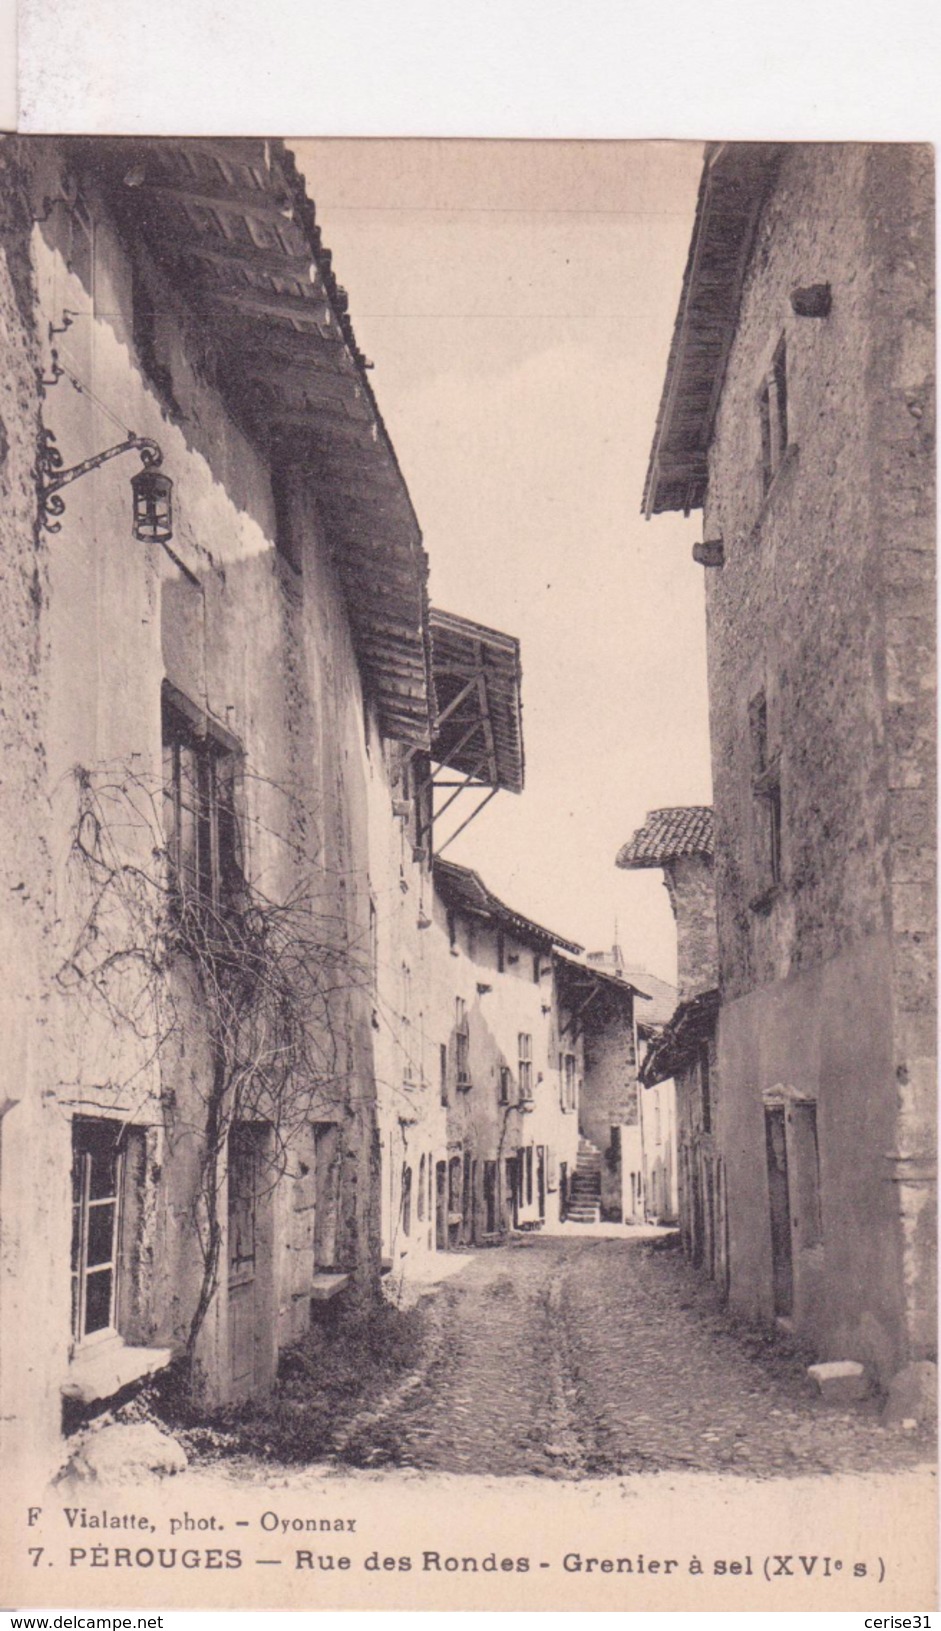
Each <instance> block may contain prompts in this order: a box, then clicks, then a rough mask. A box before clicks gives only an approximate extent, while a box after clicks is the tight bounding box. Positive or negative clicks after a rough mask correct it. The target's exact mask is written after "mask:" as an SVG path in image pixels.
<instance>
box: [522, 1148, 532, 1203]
mask: <svg viewBox="0 0 941 1631" xmlns="http://www.w3.org/2000/svg"><path fill="white" fill-rule="evenodd" d="M524 1170H525V1195H526V1205H527V1206H532V1204H533V1146H532V1145H531V1144H530V1145H529V1146H528V1147H527V1149H526V1156H525V1168H524Z"/></svg>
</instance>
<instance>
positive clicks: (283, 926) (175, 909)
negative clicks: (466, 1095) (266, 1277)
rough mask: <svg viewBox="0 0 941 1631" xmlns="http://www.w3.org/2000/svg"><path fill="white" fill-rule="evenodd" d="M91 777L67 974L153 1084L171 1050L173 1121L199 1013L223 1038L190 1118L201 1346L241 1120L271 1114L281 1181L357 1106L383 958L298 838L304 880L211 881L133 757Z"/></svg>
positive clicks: (81, 777) (83, 803)
mask: <svg viewBox="0 0 941 1631" xmlns="http://www.w3.org/2000/svg"><path fill="white" fill-rule="evenodd" d="M75 779H76V783H77V788H78V813H77V818H76V821H75V826H74V830H73V836H72V861H73V863H74V867H75V868H76V869H77V872H78V874H79V878H80V880H81V897H82V905H81V923H80V927H79V930H78V932H77V934H76V936H75V939H74V942H73V944H72V946H71V947H70V950H69V953H68V955H67V956H66V957H65V958H64V959H63V962H62V965H61V968H60V970H59V976H58V978H59V983H60V986H61V987H62V988H63V989H65V990H66V991H69V992H71V993H72V994H73V995H74V996H75V997H76V998H77V999H81V1000H84V1001H86V1002H88V1003H90V1004H92V1006H93V1007H94V1008H95V1009H97V1010H98V1012H99V1013H100V1014H103V1015H104V1016H105V1018H106V1020H107V1022H108V1023H109V1024H110V1026H111V1027H112V1028H113V1030H114V1032H115V1033H116V1034H117V1035H118V1036H123V1037H130V1038H133V1039H134V1040H135V1042H136V1043H137V1044H139V1045H141V1046H142V1047H143V1051H144V1053H145V1058H144V1061H143V1063H141V1064H138V1065H137V1066H136V1068H135V1069H134V1071H133V1073H132V1076H133V1077H135V1078H136V1077H138V1076H139V1075H140V1074H141V1072H143V1073H144V1076H145V1085H146V1080H147V1077H148V1073H149V1071H150V1069H151V1067H152V1066H153V1065H154V1064H156V1068H157V1070H158V1072H159V1084H160V1092H161V1095H162V1099H163V1109H164V1120H165V1123H166V1124H167V1125H168V1128H169V1124H170V1123H171V1122H172V1121H173V1120H174V1118H177V1119H178V1118H179V1117H180V1114H181V1110H180V1105H179V1103H178V1100H177V1095H176V1092H175V1091H174V1083H173V1069H172V1061H173V1058H174V1054H175V1052H176V1051H177V1049H178V1047H179V1042H180V1039H181V1038H182V1036H183V1034H184V1031H187V1032H189V1033H190V1034H192V1028H199V1029H201V1032H202V1034H203V1036H204V1039H205V1042H206V1045H207V1052H208V1056H209V1060H210V1066H209V1069H208V1070H207V1071H206V1073H205V1075H206V1080H205V1081H203V1082H202V1084H201V1085H200V1086H198V1088H197V1093H198V1098H199V1105H198V1120H197V1125H196V1126H195V1128H190V1129H189V1130H192V1131H195V1132H196V1133H197V1136H198V1137H199V1139H200V1142H201V1161H200V1177H199V1185H198V1193H197V1195H196V1197H195V1200H194V1208H193V1227H194V1234H195V1238H196V1240H197V1242H198V1247H199V1252H200V1257H201V1263H202V1274H201V1280H200V1286H199V1292H198V1295H197V1300H196V1304H195V1307H194V1310H193V1313H192V1317H191V1320H190V1324H189V1329H188V1334H187V1341H186V1352H187V1355H188V1358H189V1359H190V1360H192V1358H193V1355H194V1353H195V1348H196V1343H197V1339H198V1337H199V1333H200V1331H201V1330H202V1327H203V1325H204V1323H205V1320H206V1316H207V1314H208V1312H209V1309H210V1307H211V1305H212V1302H213V1299H214V1297H215V1295H216V1292H217V1290H218V1287H219V1280H220V1272H221V1258H222V1248H223V1243H224V1231H223V1226H222V1217H221V1211H220V1208H221V1205H222V1199H223V1195H224V1192H225V1188H226V1181H227V1176H228V1155H229V1148H230V1135H231V1133H232V1130H233V1128H234V1127H235V1126H236V1125H237V1124H238V1123H256V1124H257V1123H263V1124H264V1126H265V1127H266V1129H268V1131H269V1133H270V1137H269V1139H268V1140H267V1143H268V1145H269V1152H268V1155H267V1160H268V1162H269V1166H270V1172H271V1182H272V1184H274V1183H276V1182H277V1181H278V1178H279V1177H280V1176H282V1175H283V1174H284V1173H285V1172H286V1171H287V1170H288V1165H289V1158H290V1151H291V1147H292V1145H293V1144H294V1142H295V1141H296V1139H297V1138H298V1136H299V1134H300V1133H301V1132H302V1131H303V1130H305V1129H306V1128H307V1127H308V1126H309V1124H310V1122H311V1121H312V1120H314V1119H315V1118H316V1119H324V1115H325V1111H327V1110H329V1109H330V1108H334V1109H335V1110H339V1111H343V1112H345V1113H347V1114H349V1113H352V1112H353V1110H354V1109H355V1103H356V1092H355V1082H354V1081H353V1079H352V1077H351V1073H350V1070H349V1067H348V1065H347V1062H346V1055H345V1051H343V1050H341V1048H340V1037H341V1035H342V1031H341V1020H342V1016H343V1013H344V1006H345V1004H347V1003H348V1002H349V999H350V997H351V995H352V993H354V992H356V991H362V992H363V993H365V994H369V993H370V992H371V982H372V972H371V968H370V966H369V959H368V957H367V956H365V955H363V954H362V953H359V952H357V950H356V949H355V948H352V947H351V945H350V936H349V930H348V924H347V921H346V919H345V917H344V916H342V915H340V914H337V913H335V912H333V911H331V910H330V909H329V904H330V902H329V893H330V883H331V880H330V879H329V878H327V877H326V876H325V874H324V872H323V871H322V870H321V869H319V868H317V867H314V868H312V869H311V870H310V871H309V872H308V874H307V875H305V876H303V877H298V875H297V873H298V866H297V861H298V857H297V856H296V854H295V853H294V846H293V845H292V844H291V843H290V840H287V839H286V840H285V844H286V853H287V854H288V856H289V860H290V863H291V865H290V870H291V872H292V873H293V875H294V885H293V887H292V889H291V891H290V893H287V894H286V895H285V896H284V897H283V898H281V899H274V898H271V897H269V896H268V895H266V894H264V893H263V892H262V891H261V890H260V889H259V888H257V887H256V886H254V885H253V884H252V883H251V882H250V881H249V879H248V877H247V876H246V875H245V874H244V872H243V870H242V869H241V867H240V866H234V867H232V868H230V869H229V871H230V873H231V875H230V876H227V877H226V879H225V880H224V881H223V882H222V883H221V884H220V881H219V880H218V879H214V880H213V882H212V886H211V887H209V886H208V885H207V884H206V883H205V882H204V883H203V884H202V885H200V884H198V883H196V882H193V881H191V880H189V879H188V878H186V877H184V876H182V875H181V874H180V873H179V872H178V871H177V870H176V869H175V867H174V865H173V861H172V858H171V856H170V854H169V852H168V848H167V844H166V840H165V838H164V835H163V832H162V830H161V823H160V800H161V796H162V790H161V789H159V788H158V787H155V786H149V785H148V784H147V781H146V778H144V777H142V776H141V775H140V774H139V773H138V772H136V771H134V770H132V769H130V768H129V767H127V766H117V767H110V768H108V769H104V770H99V771H97V772H91V771H88V770H85V769H79V770H77V771H76V773H75ZM279 791H283V790H279ZM284 796H285V797H286V798H289V799H290V798H291V795H290V794H284ZM265 831H266V836H268V837H270V829H265ZM308 865H309V860H308ZM325 893H326V894H327V897H328V899H327V901H325V900H324V894H325ZM194 997H195V999H196V1000H194ZM132 1076H128V1077H126V1078H125V1080H124V1081H123V1082H122V1083H121V1084H120V1085H121V1086H122V1087H126V1086H127V1084H128V1082H129V1081H130V1080H131V1079H132Z"/></svg>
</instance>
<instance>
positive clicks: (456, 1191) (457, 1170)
mask: <svg viewBox="0 0 941 1631" xmlns="http://www.w3.org/2000/svg"><path fill="white" fill-rule="evenodd" d="M461 1216H462V1213H461V1158H460V1156H459V1155H452V1157H451V1159H450V1161H449V1163H448V1245H449V1246H452V1247H453V1246H459V1245H460V1244H461Z"/></svg>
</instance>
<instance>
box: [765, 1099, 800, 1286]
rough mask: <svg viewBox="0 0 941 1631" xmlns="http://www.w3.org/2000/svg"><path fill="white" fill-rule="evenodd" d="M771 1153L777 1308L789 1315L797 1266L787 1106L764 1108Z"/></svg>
mask: <svg viewBox="0 0 941 1631" xmlns="http://www.w3.org/2000/svg"><path fill="white" fill-rule="evenodd" d="M765 1145H766V1149H767V1155H768V1204H769V1208H770V1212H771V1272H772V1278H773V1285H774V1311H775V1313H776V1314H782V1315H786V1314H790V1313H791V1310H792V1308H793V1306H794V1265H793V1260H792V1248H791V1195H790V1186H789V1184H788V1172H787V1138H786V1134H785V1127H784V1109H783V1107H781V1108H775V1109H772V1110H766V1111H765Z"/></svg>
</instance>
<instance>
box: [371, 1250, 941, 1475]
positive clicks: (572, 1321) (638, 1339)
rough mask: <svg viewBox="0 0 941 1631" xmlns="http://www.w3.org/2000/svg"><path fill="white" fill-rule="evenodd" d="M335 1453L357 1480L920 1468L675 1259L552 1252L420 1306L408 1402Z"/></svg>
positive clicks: (396, 1403)
mask: <svg viewBox="0 0 941 1631" xmlns="http://www.w3.org/2000/svg"><path fill="white" fill-rule="evenodd" d="M344 1439H345V1442H344V1445H343V1448H342V1450H341V1457H342V1459H344V1460H347V1461H353V1462H354V1463H355V1464H357V1465H360V1466H363V1465H365V1466H379V1465H382V1464H386V1465H388V1464H390V1463H391V1464H395V1465H399V1466H409V1467H416V1468H425V1469H435V1470H438V1471H447V1472H458V1473H483V1474H488V1473H489V1474H501V1475H507V1476H510V1475H520V1474H537V1475H542V1476H548V1477H555V1478H585V1477H597V1476H604V1475H610V1474H629V1473H638V1472H641V1473H642V1472H659V1471H667V1470H677V1471H678V1470H689V1471H697V1472H712V1473H716V1472H719V1473H733V1474H735V1473H738V1474H742V1475H746V1476H749V1477H752V1478H755V1477H759V1478H770V1477H781V1476H788V1475H797V1474H805V1475H806V1474H811V1475H814V1474H818V1473H822V1472H864V1471H880V1470H891V1469H898V1468H902V1467H909V1466H912V1465H914V1464H916V1463H918V1462H924V1461H925V1460H926V1459H930V1457H931V1454H932V1449H931V1446H930V1444H929V1443H928V1441H927V1440H926V1438H925V1437H923V1436H921V1435H908V1434H904V1433H901V1432H899V1431H898V1430H891V1431H890V1430H886V1429H884V1428H882V1427H881V1426H880V1425H879V1422H878V1415H877V1410H876V1406H875V1404H874V1403H873V1404H864V1405H854V1406H847V1407H843V1408H835V1407H834V1406H832V1405H826V1404H824V1403H823V1402H822V1401H821V1400H819V1399H818V1398H817V1397H816V1393H815V1390H814V1389H813V1386H812V1384H811V1383H809V1382H808V1380H807V1378H806V1376H805V1374H804V1368H803V1363H802V1362H801V1361H800V1360H799V1359H798V1358H796V1357H795V1356H793V1355H790V1354H787V1353H785V1352H782V1350H781V1348H780V1347H779V1345H778V1344H777V1343H776V1342H772V1341H770V1340H769V1339H768V1338H767V1337H765V1336H763V1335H762V1334H760V1333H755V1332H753V1331H748V1330H743V1329H742V1328H741V1327H736V1326H735V1325H734V1324H733V1323H732V1322H730V1320H729V1318H728V1316H727V1314H726V1313H725V1312H724V1310H722V1309H721V1308H720V1307H719V1306H718V1304H717V1301H716V1298H715V1293H714V1291H713V1288H712V1287H710V1286H708V1285H707V1284H704V1283H703V1282H702V1281H701V1280H700V1279H699V1277H698V1276H697V1275H696V1274H694V1272H693V1271H692V1270H691V1269H690V1268H689V1267H688V1265H687V1264H686V1263H685V1262H684V1261H683V1259H682V1257H681V1256H680V1253H679V1252H678V1251H676V1250H673V1249H664V1246H663V1244H661V1243H644V1242H628V1241H625V1240H618V1239H603V1238H596V1239H591V1238H585V1237H573V1238H571V1239H566V1238H564V1237H558V1236H556V1237H554V1238H547V1237H542V1236H523V1237H519V1238H517V1239H515V1240H513V1241H511V1242H510V1243H509V1244H508V1245H506V1246H503V1247H499V1248H495V1249H493V1250H488V1251H481V1252H478V1253H476V1254H475V1255H474V1257H473V1260H472V1261H471V1263H470V1264H469V1265H468V1267H467V1268H466V1270H465V1271H464V1272H463V1273H462V1274H460V1275H459V1276H457V1277H456V1278H455V1279H453V1280H450V1281H449V1282H448V1283H447V1284H445V1285H444V1286H443V1287H442V1289H441V1290H440V1291H439V1292H438V1294H437V1296H436V1297H435V1299H434V1300H433V1301H432V1302H431V1303H430V1304H429V1305H428V1328H427V1337H426V1343H425V1351H424V1353H423V1354H422V1356H421V1358H420V1361H419V1363H418V1365H417V1367H416V1371H415V1372H414V1373H413V1374H412V1376H411V1377H410V1378H409V1379H408V1382H407V1384H406V1385H405V1386H404V1387H402V1386H400V1387H399V1388H398V1389H396V1390H395V1392H394V1393H393V1394H391V1395H390V1396H389V1398H388V1399H387V1400H386V1401H385V1403H384V1404H380V1406H379V1407H378V1408H374V1409H372V1410H370V1411H369V1413H368V1414H367V1415H366V1416H365V1417H364V1418H363V1419H361V1420H360V1421H359V1422H357V1423H356V1424H355V1425H354V1427H353V1430H352V1432H349V1433H348V1434H346V1435H344Z"/></svg>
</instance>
